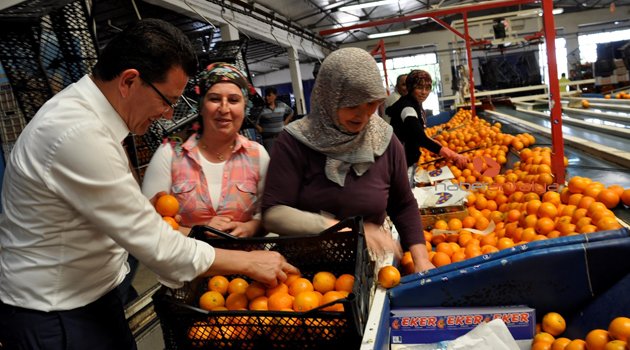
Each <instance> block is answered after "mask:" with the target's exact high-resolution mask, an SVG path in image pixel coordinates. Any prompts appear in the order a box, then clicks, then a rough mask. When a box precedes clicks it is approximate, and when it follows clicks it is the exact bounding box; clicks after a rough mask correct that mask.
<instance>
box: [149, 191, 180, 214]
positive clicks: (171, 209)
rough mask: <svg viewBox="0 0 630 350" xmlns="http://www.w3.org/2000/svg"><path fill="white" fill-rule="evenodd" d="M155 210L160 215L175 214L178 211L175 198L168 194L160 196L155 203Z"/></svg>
mask: <svg viewBox="0 0 630 350" xmlns="http://www.w3.org/2000/svg"><path fill="white" fill-rule="evenodd" d="M155 210H157V212H158V213H160V215H162V216H175V215H176V214H177V213H178V212H179V203H178V202H177V198H175V196H173V195H170V194H165V195H163V196H161V197H160V198H158V200H157V202H156V203H155Z"/></svg>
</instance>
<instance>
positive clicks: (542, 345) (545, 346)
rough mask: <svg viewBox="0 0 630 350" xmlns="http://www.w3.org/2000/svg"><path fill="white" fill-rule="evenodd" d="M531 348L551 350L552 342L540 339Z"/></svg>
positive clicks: (533, 349)
mask: <svg viewBox="0 0 630 350" xmlns="http://www.w3.org/2000/svg"><path fill="white" fill-rule="evenodd" d="M531 350H551V343H547V342H543V341H539V342H534V343H533V344H532V347H531Z"/></svg>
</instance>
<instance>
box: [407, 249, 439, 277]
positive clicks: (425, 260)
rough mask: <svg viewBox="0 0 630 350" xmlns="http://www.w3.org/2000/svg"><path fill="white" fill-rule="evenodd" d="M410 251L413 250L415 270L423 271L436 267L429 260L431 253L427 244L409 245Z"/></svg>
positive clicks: (412, 256)
mask: <svg viewBox="0 0 630 350" xmlns="http://www.w3.org/2000/svg"><path fill="white" fill-rule="evenodd" d="M409 252H411V258H412V259H413V265H414V270H415V272H423V271H427V270H430V269H434V268H435V266H434V265H433V264H432V263H431V261H430V260H429V253H428V252H427V246H426V245H425V244H422V243H418V244H414V245H412V246H411V247H409Z"/></svg>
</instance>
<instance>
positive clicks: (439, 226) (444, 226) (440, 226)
mask: <svg viewBox="0 0 630 350" xmlns="http://www.w3.org/2000/svg"><path fill="white" fill-rule="evenodd" d="M433 228H434V229H436V230H448V223H447V222H446V221H444V220H438V221H436V222H435V223H434V224H433Z"/></svg>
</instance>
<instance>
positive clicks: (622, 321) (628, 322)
mask: <svg viewBox="0 0 630 350" xmlns="http://www.w3.org/2000/svg"><path fill="white" fill-rule="evenodd" d="M608 334H609V335H610V338H612V339H614V340H623V341H625V342H627V341H628V337H630V318H628V317H617V318H615V319H613V320H612V321H611V322H610V324H609V325H608Z"/></svg>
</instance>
